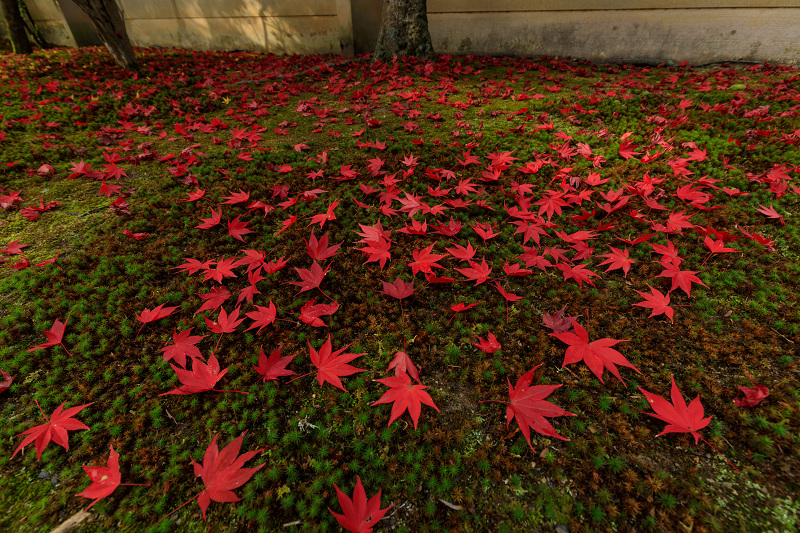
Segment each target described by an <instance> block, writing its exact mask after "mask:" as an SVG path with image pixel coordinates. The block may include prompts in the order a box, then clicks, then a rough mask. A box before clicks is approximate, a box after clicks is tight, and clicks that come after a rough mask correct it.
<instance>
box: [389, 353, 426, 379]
mask: <svg viewBox="0 0 800 533" xmlns="http://www.w3.org/2000/svg"><path fill="white" fill-rule="evenodd" d="M393 368H394V375H395V376H399V375H400V374H401V373H407V374H408V375H409V376H410V377H412V378H414V379H416V380H417V383H421V381H420V380H419V370H417V367H416V366H414V361H412V360H411V357H409V356H408V354H407V353H406V352H397V353H396V354H394V359H392V360H391V362H390V363H389V366H388V368H387V369H386V371H387V372H388V371H389V370H391V369H393Z"/></svg>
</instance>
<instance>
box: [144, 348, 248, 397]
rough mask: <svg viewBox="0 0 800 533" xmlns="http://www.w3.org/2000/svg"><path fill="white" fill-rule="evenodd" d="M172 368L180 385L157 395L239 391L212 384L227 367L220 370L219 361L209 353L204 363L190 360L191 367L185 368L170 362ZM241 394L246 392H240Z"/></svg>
mask: <svg viewBox="0 0 800 533" xmlns="http://www.w3.org/2000/svg"><path fill="white" fill-rule="evenodd" d="M169 366H171V367H172V370H174V371H175V375H176V376H177V377H178V381H180V382H181V383H182V385H181V386H180V387H177V388H175V389H174V390H171V391H169V392H165V393H163V394H159V396H167V395H169V394H197V393H199V392H206V391H214V392H240V391H231V390H217V389H215V388H214V386H215V385H216V384H217V382H218V381H219V380H221V379H222V377H223V376H224V375H225V374H227V373H228V369H227V368H226V369H225V370H223V371H221V372H220V369H219V361H217V358H216V357H215V356H214V354H213V353H212V354H211V357H209V358H208V363H204V362H203V361H201V360H199V359H193V360H192V369H191V370H185V369H183V368H180V367H177V366H175V365H173V364H172V363H170V365H169ZM241 394H248V393H246V392H242V393H241Z"/></svg>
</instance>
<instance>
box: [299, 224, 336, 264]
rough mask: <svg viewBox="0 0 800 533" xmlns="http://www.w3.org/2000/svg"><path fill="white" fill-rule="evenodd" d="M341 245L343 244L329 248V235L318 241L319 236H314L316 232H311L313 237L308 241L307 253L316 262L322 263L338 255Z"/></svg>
mask: <svg viewBox="0 0 800 533" xmlns="http://www.w3.org/2000/svg"><path fill="white" fill-rule="evenodd" d="M341 245H342V243H341V242H340V243H339V244H334V245H333V246H328V233H326V234H325V235H323V236H322V237H320V238H319V240H317V236H316V235H314V230H311V236H310V237H309V238H308V240H307V241H306V249H307V253H308V255H309V256H311V259H313V260H314V261H322V260H324V259H328V258H329V257H333V256H334V255H336V252H337V251H338V250H339V247H340V246H341Z"/></svg>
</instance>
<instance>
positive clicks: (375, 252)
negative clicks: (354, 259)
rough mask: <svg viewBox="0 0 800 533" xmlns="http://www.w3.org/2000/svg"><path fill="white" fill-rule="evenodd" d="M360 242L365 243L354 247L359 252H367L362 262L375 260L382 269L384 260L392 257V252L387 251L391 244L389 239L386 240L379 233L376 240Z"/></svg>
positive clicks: (384, 263)
mask: <svg viewBox="0 0 800 533" xmlns="http://www.w3.org/2000/svg"><path fill="white" fill-rule="evenodd" d="M362 227H363V226H362ZM360 242H364V243H366V246H365V247H363V248H356V249H357V250H359V251H360V252H364V253H365V254H367V260H366V261H364V264H367V263H373V262H375V261H377V262H378V264H379V265H380V266H381V270H383V267H384V265H386V261H388V260H389V259H391V258H392V253H391V252H390V251H389V248H391V246H392V243H391V241H388V240H386V239H385V238H383V236H382V235H379V236H378V237H377V239H376V240H362V241H360Z"/></svg>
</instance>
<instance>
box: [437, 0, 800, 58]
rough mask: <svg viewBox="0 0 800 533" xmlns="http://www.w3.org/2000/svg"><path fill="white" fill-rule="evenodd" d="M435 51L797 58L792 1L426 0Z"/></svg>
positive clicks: (799, 20)
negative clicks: (463, 0) (465, 0)
mask: <svg viewBox="0 0 800 533" xmlns="http://www.w3.org/2000/svg"><path fill="white" fill-rule="evenodd" d="M428 24H429V28H430V32H431V38H432V39H433V46H434V49H435V50H436V51H437V52H440V53H450V54H500V55H528V54H530V55H550V56H556V55H557V56H573V57H579V58H584V59H590V60H595V61H629V62H647V63H660V62H663V61H670V60H671V61H676V62H678V61H688V62H690V63H693V64H700V63H709V62H714V61H731V60H740V61H759V62H760V61H768V62H781V63H794V64H796V63H797V62H798V61H799V60H800V1H797V0H703V1H698V0H660V1H655V0H605V1H600V0H534V1H524V0H469V1H468V2H462V1H459V0H428Z"/></svg>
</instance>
